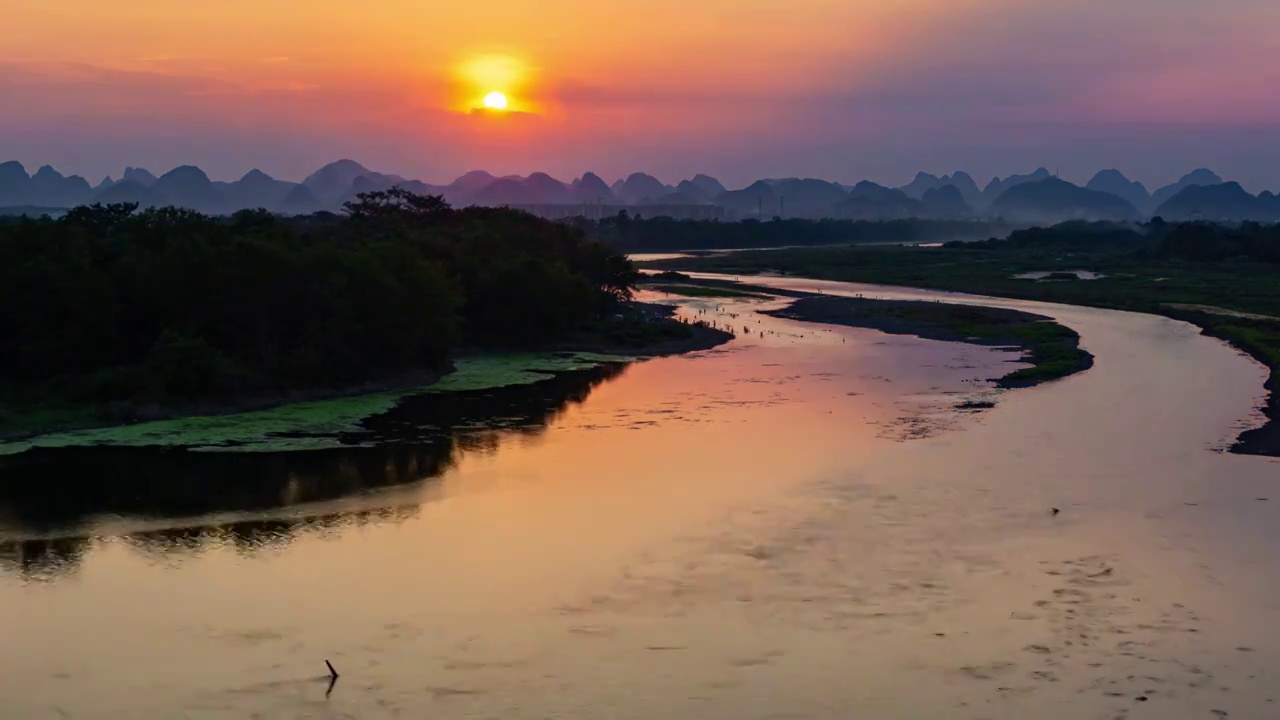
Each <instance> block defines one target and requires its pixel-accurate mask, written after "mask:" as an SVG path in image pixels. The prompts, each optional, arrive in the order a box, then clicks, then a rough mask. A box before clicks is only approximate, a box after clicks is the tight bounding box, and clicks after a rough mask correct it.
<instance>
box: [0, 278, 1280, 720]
mask: <svg viewBox="0 0 1280 720" xmlns="http://www.w3.org/2000/svg"><path fill="white" fill-rule="evenodd" d="M753 282H759V283H761V284H764V283H769V284H772V285H774V286H777V287H785V288H791V289H804V290H818V291H821V292H826V293H831V294H863V295H866V296H871V297H888V298H917V299H927V300H938V301H942V302H954V301H959V300H963V301H965V302H972V303H978V304H990V305H1000V306H1007V307H1014V308H1019V309H1026V310H1029V311H1033V312H1037V313H1040V314H1044V315H1049V316H1052V317H1054V318H1055V319H1057V320H1058V321H1060V322H1062V323H1064V324H1066V325H1069V326H1070V327H1072V328H1074V329H1076V330H1077V331H1078V332H1079V333H1080V335H1081V338H1082V344H1083V346H1084V347H1085V348H1086V349H1088V350H1089V351H1090V352H1092V353H1093V354H1094V355H1095V356H1096V364H1095V366H1094V367H1093V368H1092V369H1091V370H1089V371H1087V372H1085V373H1083V374H1080V375H1077V376H1073V377H1071V378H1068V379H1066V380H1063V381H1060V382H1056V383H1051V384H1047V385H1043V386H1040V387H1036V388H1031V389H1024V390H1015V391H1008V392H998V391H995V390H992V389H991V384H990V383H989V382H988V379H989V378H991V377H995V376H999V375H1002V374H1004V373H1005V372H1007V370H1008V368H1009V365H1008V363H1011V362H1016V361H1017V357H1016V356H1015V355H1013V354H1011V353H1009V352H1006V351H1003V350H999V349H994V348H988V347H976V346H968V345H961V344H954V343H941V342H934V341H927V340H921V339H917V338H909V337H898V336H888V335H884V334H881V333H878V332H875V331H870V330H862V329H854V328H841V327H830V326H822V325H813V324H805V323H798V322H793V321H787V320H782V319H775V318H770V317H767V316H761V315H757V314H756V313H755V311H756V310H759V309H763V308H771V307H777V306H779V305H780V303H781V302H782V301H764V302H762V301H759V300H743V301H729V300H720V299H705V300H681V301H679V302H680V303H681V312H682V313H684V314H686V315H688V316H690V317H696V318H699V319H705V320H710V321H714V322H717V323H720V324H723V325H726V326H729V327H733V328H734V329H735V330H737V331H738V332H739V337H738V338H737V339H735V340H734V341H733V342H731V343H730V344H728V345H726V346H724V347H722V348H719V349H716V350H712V351H707V352H703V353H698V354H694V355H689V356H682V357H672V358H663V359H657V360H650V361H647V362H643V363H637V364H634V365H631V366H629V367H626V368H625V369H622V370H618V369H609V370H606V371H602V372H598V373H594V374H587V375H581V376H575V377H571V378H566V379H564V380H563V382H561V384H560V385H558V386H556V388H555V389H554V392H552V391H548V390H545V389H544V390H543V391H542V395H540V396H539V397H538V398H536V399H535V400H533V401H530V402H529V403H525V404H524V405H522V406H521V407H520V408H518V409H510V410H509V411H507V412H505V414H504V416H503V417H504V420H503V421H502V422H501V423H496V424H495V425H496V426H495V425H486V424H484V423H480V424H474V423H473V424H470V425H468V426H466V427H457V428H454V429H453V430H452V431H451V433H450V434H449V435H448V436H447V437H446V438H445V439H442V440H441V441H440V442H434V443H418V444H406V445H397V446H391V447H384V448H358V449H351V450H349V451H327V452H322V453H299V454H295V455H285V454H264V455H261V456H252V455H219V454H210V455H201V456H198V457H192V456H191V455H192V454H182V453H176V454H175V453H171V452H170V453H164V452H160V451H139V452H134V453H127V452H122V453H95V452H93V451H86V452H85V453H74V452H70V451H67V452H60V453H51V454H50V455H49V456H48V460H47V462H42V463H41V464H40V465H39V466H38V467H37V468H36V469H34V470H30V471H28V474H26V475H23V476H21V477H5V476H4V475H3V474H0V482H9V483H17V482H19V481H20V482H21V483H22V485H21V487H22V488H23V489H22V490H21V491H16V490H12V489H10V490H6V491H5V492H3V493H0V638H3V643H4V652H3V653H0V709H3V713H2V714H3V715H4V716H5V717H15V718H18V717H21V718H43V717H92V718H135V717H157V718H159V717H165V718H169V717H200V718H245V717H270V718H282V717H284V718H287V717H299V718H311V717H314V718H348V717H350V718H380V717H415V718H416V717H450V718H454V717H457V718H462V717H467V718H470V717H476V718H549V717H563V718H599V717H608V718H619V719H632V718H634V719H636V720H640V719H642V718H643V719H648V718H666V717H698V718H713V719H719V718H724V719H726V720H728V719H730V718H732V719H734V720H742V719H744V718H855V717H857V718H904V719H905V718H956V719H966V720H976V719H978V718H990V719H992V720H996V719H999V718H1018V719H1020V718H1025V717H1036V718H1038V719H1039V720H1058V719H1061V720H1067V719H1071V720H1078V719H1081V718H1106V719H1108V720H1111V719H1113V718H1173V719H1175V720H1176V719H1181V718H1210V719H1212V718H1215V717H1231V718H1266V717H1277V716H1280V707H1278V706H1277V703H1276V700H1280V682H1278V681H1280V677H1277V675H1278V674H1280V672H1278V671H1277V668H1280V663H1278V661H1280V631H1278V630H1277V628H1280V571H1278V570H1277V568H1280V487H1277V482H1278V481H1280V463H1277V462H1275V461H1272V460H1267V459H1264V458H1257V457H1249V456H1239V455H1231V454H1226V453H1224V452H1222V451H1221V450H1222V448H1224V447H1225V446H1226V445H1227V444H1228V443H1229V441H1230V440H1231V439H1232V438H1233V437H1234V436H1235V435H1236V434H1237V433H1238V432H1239V430H1240V429H1241V428H1243V427H1247V426H1249V425H1251V424H1254V423H1257V422H1259V421H1260V419H1261V418H1260V414H1259V413H1258V412H1257V411H1256V409H1255V408H1256V407H1257V405H1258V403H1259V401H1260V400H1261V398H1262V384H1263V381H1264V379H1265V370H1264V368H1262V367H1261V366H1259V365H1258V364H1256V363H1255V362H1254V361H1252V360H1250V359H1249V358H1247V357H1244V356H1242V355H1240V354H1238V353H1237V352H1235V351H1234V350H1232V349H1231V348H1229V347H1228V346H1226V345H1224V344H1222V343H1220V342H1218V341H1215V340H1212V339H1209V338H1206V337H1203V336H1201V335H1200V334H1199V332H1198V330H1197V329H1196V328H1194V327H1192V326H1190V325H1187V324H1184V323H1179V322H1176V321H1173V320H1169V319H1165V318H1160V317H1153V316H1147V315H1138V314H1130V313H1121V312H1115V311H1108V310H1097V309H1089V308H1078V307H1067V306H1057V305H1048V304H1040V303H1029V302H1019V301H1007V300H998V299H990V298H977V299H975V298H968V297H963V296H958V295H952V294H946V293H933V292H927V291H914V290H900V289H890V288H879V287H874V286H862V285H853V284H847V283H830V282H820V281H806V280H795V279H780V278H766V279H758V280H757V279H753ZM672 302H676V301H675V300H674V299H673V300H672ZM558 382H560V381H558ZM975 399H978V400H994V401H995V407H994V408H992V409H989V410H985V411H982V412H970V411H964V410H961V409H958V408H957V405H959V404H961V403H962V402H964V401H966V400H975ZM526 405H527V407H526ZM126 477H127V478H128V479H129V480H130V481H131V482H132V484H131V485H130V487H134V488H136V487H138V486H139V485H141V486H142V487H146V488H150V490H148V491H146V492H139V491H136V490H131V491H130V492H129V493H116V492H112V490H111V487H112V482H113V481H114V480H116V479H119V478H126ZM245 477H253V478H256V479H257V480H258V481H257V482H255V483H251V484H249V485H250V486H251V487H252V488H254V490H252V491H250V490H245V489H244V488H245V483H239V484H237V483H235V482H230V481H231V480H236V479H242V478H245ZM193 488H194V489H195V490H197V491H198V492H190V491H189V490H191V489H193ZM237 488H240V489H239V490H237ZM184 489H185V491H184ZM58 498H63V499H64V501H63V502H59V501H58ZM73 498H79V500H75V499H73ZM1051 508H1058V509H1059V510H1060V512H1059V513H1058V514H1057V515H1054V514H1052V513H1051V511H1050V509H1051ZM326 659H327V660H330V661H331V662H332V663H333V664H334V666H335V667H336V668H337V670H338V671H339V672H340V673H341V678H340V679H339V680H338V682H337V683H336V684H335V685H334V686H333V687H332V688H330V687H329V683H328V681H327V671H326V669H325V665H324V661H325V660H326Z"/></svg>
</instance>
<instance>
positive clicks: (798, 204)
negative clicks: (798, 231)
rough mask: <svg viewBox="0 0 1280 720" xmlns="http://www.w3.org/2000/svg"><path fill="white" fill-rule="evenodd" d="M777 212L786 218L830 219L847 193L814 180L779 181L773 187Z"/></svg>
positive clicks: (827, 183) (839, 188)
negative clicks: (776, 200) (776, 199)
mask: <svg viewBox="0 0 1280 720" xmlns="http://www.w3.org/2000/svg"><path fill="white" fill-rule="evenodd" d="M773 191H774V193H775V194H776V195H777V196H778V212H779V213H781V214H784V215H786V216H787V217H807V218H820V217H831V214H832V213H833V212H834V211H835V207H836V205H837V204H839V203H840V202H841V201H843V200H844V199H845V198H846V197H848V193H846V192H845V191H844V189H843V188H841V187H840V186H839V185H836V184H835V183H831V182H827V181H826V180H817V179H815V178H793V179H787V180H779V181H777V182H776V183H774V185H773Z"/></svg>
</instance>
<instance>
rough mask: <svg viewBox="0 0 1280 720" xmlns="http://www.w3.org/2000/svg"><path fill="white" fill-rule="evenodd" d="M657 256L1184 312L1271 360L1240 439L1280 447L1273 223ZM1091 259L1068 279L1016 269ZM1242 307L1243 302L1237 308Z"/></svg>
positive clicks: (1122, 226) (732, 267)
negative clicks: (1264, 390) (1262, 402)
mask: <svg viewBox="0 0 1280 720" xmlns="http://www.w3.org/2000/svg"><path fill="white" fill-rule="evenodd" d="M652 264H653V265H655V266H658V267H664V268H676V269H687V270H699V271H713V272H723V273H732V274H738V275H742V274H751V273H758V272H763V271H776V272H783V273H787V274H791V275H799V276H804V277H814V278H822V279H829V280H844V281H852V282H869V283H879V284H886V285H903V286H910V287H926V288H935V289H940V290H952V291H958V292H968V293H975V294H982V295H996V296H1000V297H1010V298H1019V299H1027V300H1044V301H1050V302H1059V303H1067V304H1072V305H1088V306H1094V307H1105V308H1114V309H1120V310H1131V311H1135V312H1147V313H1155V314H1161V315H1167V316H1169V317H1174V318H1178V319H1181V320H1186V321H1188V322H1192V323H1195V324H1196V325H1199V326H1200V327H1201V328H1203V329H1204V331H1205V332H1206V333H1208V334H1211V335H1214V336H1216V337H1221V338H1223V339H1226V340H1229V341H1230V342H1232V343H1234V344H1235V345H1236V346H1237V347H1239V348H1241V349H1243V350H1245V351H1246V352H1248V353H1249V354H1251V355H1252V356H1254V357H1255V358H1257V359H1258V360H1260V361H1262V362H1264V363H1266V364H1267V365H1268V366H1269V367H1270V368H1271V371H1272V377H1271V381H1270V382H1269V383H1268V388H1269V389H1271V390H1272V391H1273V392H1272V399H1271V404H1270V406H1269V407H1268V409H1267V414H1268V416H1269V417H1270V418H1272V420H1273V422H1271V423H1270V424H1269V425H1268V426H1267V427H1266V428H1264V429H1263V430H1262V431H1260V432H1257V433H1252V434H1249V433H1246V435H1245V436H1243V437H1244V439H1243V440H1242V443H1243V444H1241V445H1237V448H1236V449H1237V450H1240V451H1242V452H1263V453H1267V454H1280V397H1278V396H1280V322H1278V321H1276V320H1274V319H1270V318H1280V282H1278V281H1277V277H1278V273H1280V225H1259V224H1256V223H1245V224H1242V225H1236V226H1224V225H1213V224H1204V223H1186V224H1168V223H1165V222H1163V221H1162V220H1160V219H1159V218H1157V219H1155V220H1152V221H1151V222H1150V223H1147V224H1144V225H1137V224H1127V223H1082V222H1071V223H1063V224H1060V225H1055V226H1053V227H1049V228H1034V229H1029V230H1020V231H1017V232H1014V233H1012V234H1011V235H1010V236H1009V237H1008V238H1007V239H1005V240H998V239H989V240H984V241H979V242H970V243H963V242H948V243H946V244H944V245H943V247H941V248H920V247H842V248H794V249H785V250H768V251H750V252H740V253H732V254H725V255H717V256H706V257H692V258H680V259H676V260H667V261H661V262H657V263H652ZM1078 269H1087V270H1091V271H1094V272H1098V273H1102V274H1104V275H1105V276H1106V277H1103V278H1100V279H1097V280H1085V281H1073V282H1037V281H1034V280H1025V279H1019V278H1018V277H1017V276H1018V275H1021V274H1024V273H1028V272H1060V271H1067V270H1078ZM1241 314H1245V316H1244V317H1242V316H1241Z"/></svg>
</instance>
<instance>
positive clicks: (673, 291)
mask: <svg viewBox="0 0 1280 720" xmlns="http://www.w3.org/2000/svg"><path fill="white" fill-rule="evenodd" d="M643 287H644V288H645V289H646V290H656V291H658V292H664V293H667V294H669V295H684V296H686V297H718V298H761V297H768V296H767V295H765V294H762V293H757V292H751V291H748V290H742V289H739V288H733V287H712V286H709V285H669V284H655V285H649V284H646V285H644V286H643Z"/></svg>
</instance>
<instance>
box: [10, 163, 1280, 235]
mask: <svg viewBox="0 0 1280 720" xmlns="http://www.w3.org/2000/svg"><path fill="white" fill-rule="evenodd" d="M394 186H400V187H404V188H406V189H409V190H412V191H414V192H418V193H424V194H434V195H443V196H444V197H445V199H446V200H448V201H449V202H450V203H452V204H453V205H455V206H467V205H490V206H503V205H505V206H513V207H521V208H525V209H528V210H531V211H532V212H544V213H549V214H553V215H554V216H556V217H565V216H567V215H568V214H572V213H573V212H574V210H573V208H574V207H581V208H582V209H583V212H584V214H587V215H593V213H592V212H591V210H592V209H593V208H594V209H596V210H597V211H599V212H604V211H608V212H613V213H616V212H617V209H618V208H619V207H621V208H634V211H633V212H634V213H640V214H643V213H646V212H648V213H661V214H670V215H675V216H682V215H683V216H687V217H693V216H697V217H706V216H707V215H706V213H705V212H704V211H705V210H706V209H708V208H709V209H711V210H713V211H715V212H716V213H721V214H722V215H723V217H726V218H730V219H734V218H739V219H740V218H752V217H760V218H772V217H775V216H783V217H805V218H854V219H867V220H892V219H898V218H913V217H915V218H933V219H967V218H981V217H989V218H1004V219H1008V220H1012V221H1015V222H1025V223H1049V222H1059V221H1063V220H1073V219H1088V220H1138V219H1142V218H1146V217H1151V216H1161V217H1164V218H1165V219H1167V220H1179V221H1180V220H1191V219H1206V220H1227V221H1239V220H1258V221H1280V198H1278V197H1277V196H1276V195H1274V194H1272V193H1270V192H1264V193H1262V194H1261V195H1251V194H1250V193H1248V192H1246V191H1245V190H1244V189H1243V188H1242V187H1240V185H1238V184H1236V183H1232V182H1226V181H1224V180H1223V179H1222V178H1221V177H1219V176H1218V175H1217V174H1216V173H1214V172H1212V171H1210V170H1206V169H1199V170H1195V171H1193V172H1191V173H1188V174H1187V175H1185V176H1183V177H1182V178H1181V179H1180V180H1178V182H1176V183H1172V184H1170V185H1167V186H1165V187H1161V188H1158V189H1156V190H1155V191H1154V192H1148V190H1147V188H1146V187H1145V186H1143V185H1142V183H1139V182H1133V181H1131V180H1129V179H1128V178H1127V177H1125V176H1124V174H1123V173H1121V172H1120V171H1119V170H1115V169H1109V170H1103V171H1101V172H1099V173H1098V174H1096V175H1095V176H1094V177H1093V178H1092V179H1091V180H1090V181H1089V182H1088V183H1087V184H1086V185H1085V186H1084V187H1081V186H1078V185H1073V184H1072V183H1069V182H1066V181H1064V180H1062V179H1060V178H1058V177H1056V176H1055V175H1054V174H1053V173H1051V172H1049V170H1047V169H1045V168H1038V169H1036V170H1035V171H1034V172H1031V173H1029V174H1026V175H1011V176H1009V177H1006V178H998V177H997V178H993V179H992V180H991V181H990V182H988V183H987V184H986V185H985V186H983V187H982V188H981V189H979V186H978V183H977V182H976V181H975V180H974V179H973V177H972V176H970V175H969V174H968V173H965V172H955V173H952V174H950V175H942V176H936V175H931V174H929V173H923V172H922V173H919V174H917V175H916V177H915V179H914V180H912V181H911V182H910V183H908V184H907V185H904V186H902V187H899V188H891V187H885V186H883V185H878V184H876V183H873V182H869V181H862V182H859V183H858V184H856V185H853V186H847V185H841V184H839V183H834V182H829V181H826V180H820V179H816V178H766V179H761V180H757V181H755V182H753V183H751V184H749V185H747V186H746V187H743V188H739V189H734V190H730V189H727V188H726V187H725V186H724V184H723V183H721V182H720V181H719V180H717V179H715V178H713V177H710V176H708V175H701V174H699V175H695V176H694V177H692V178H688V179H686V180H681V181H680V182H679V183H677V184H675V185H668V184H666V183H663V182H662V181H660V180H658V179H657V178H655V177H653V176H652V175H648V174H646V173H640V172H637V173H632V174H631V175H629V176H627V177H626V178H621V179H618V180H616V181H615V182H613V183H612V184H609V183H607V182H606V181H605V180H604V179H603V178H601V177H600V176H599V175H597V174H595V173H590V172H588V173H586V174H584V175H582V176H581V177H579V178H576V179H574V180H572V181H570V182H563V181H561V180H558V179H556V178H553V177H551V176H550V175H548V174H546V173H542V172H535V173H533V174H531V175H528V176H518V175H509V176H502V177H499V176H495V175H492V174H490V173H487V172H485V171H483V170H475V171H472V172H469V173H467V174H465V175H463V176H461V177H459V178H458V179H456V180H454V181H453V182H451V183H449V184H447V185H432V184H429V183H425V182H422V181H420V180H411V179H407V178H403V177H400V176H397V175H387V174H384V173H379V172H376V171H373V170H370V169H368V168H366V167H364V166H363V165H361V164H360V163H357V162H355V161H352V160H339V161H337V162H333V163H330V164H328V165H325V166H324V167H322V168H320V169H319V170H317V171H316V172H314V173H312V174H311V175H309V176H307V177H306V178H305V179H303V180H302V182H290V181H287V180H278V179H275V178H272V177H271V176H269V175H267V174H266V173H264V172H262V171H260V170H251V171H249V172H248V173H246V174H245V176H244V177H242V178H240V179H239V180H236V181H234V182H218V181H214V180H211V179H210V178H209V176H208V175H207V174H206V173H205V172H204V171H203V170H201V169H200V168H198V167H195V166H192V165H184V166H181V167H177V168H174V169H172V170H170V171H168V172H166V173H164V174H163V175H160V176H158V177H157V176H156V175H154V174H153V173H151V172H150V171H148V170H145V169H143V168H134V167H129V168H126V169H125V171H124V173H123V175H121V177H120V179H118V180H116V179H112V178H110V177H108V178H105V179H103V180H102V181H101V182H99V183H98V184H97V185H90V183H89V182H88V181H87V180H85V179H84V178H82V177H80V176H78V175H71V176H64V175H62V174H61V173H59V172H57V171H56V170H54V169H53V168H52V167H49V166H48V165H46V166H44V167H41V168H39V169H38V170H36V172H35V173H34V174H28V172H27V170H26V168H25V167H23V166H22V165H21V164H20V163H17V162H5V163H0V209H3V208H14V209H15V210H12V211H10V212H16V208H19V207H22V208H41V209H51V208H69V207H73V206H76V205H84V204H91V203H123V202H131V203H138V204H139V205H140V206H142V207H156V206H166V205H174V206H179V207H185V208H190V209H193V210H199V211H201V212H205V213H214V214H226V213H232V212H235V211H237V210H241V209H246V208H265V209H267V210H271V211H273V212H278V213H283V214H293V215H297V214H308V213H313V212H317V211H323V210H327V211H338V210H341V208H342V205H343V203H344V202H347V201H349V200H352V199H354V198H355V197H356V195H357V194H358V193H362V192H368V191H375V190H385V189H387V188H391V187H394ZM681 208H690V210H689V211H687V212H685V211H682V210H681ZM552 210H555V212H554V213H552V212H551V211H552ZM695 211H697V212H696V213H695Z"/></svg>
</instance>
